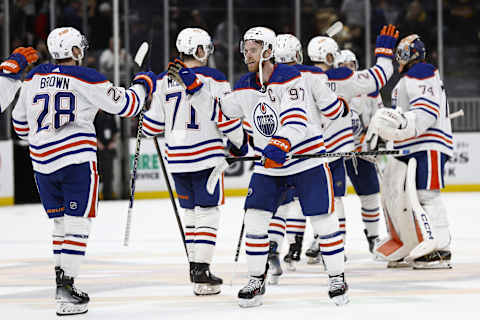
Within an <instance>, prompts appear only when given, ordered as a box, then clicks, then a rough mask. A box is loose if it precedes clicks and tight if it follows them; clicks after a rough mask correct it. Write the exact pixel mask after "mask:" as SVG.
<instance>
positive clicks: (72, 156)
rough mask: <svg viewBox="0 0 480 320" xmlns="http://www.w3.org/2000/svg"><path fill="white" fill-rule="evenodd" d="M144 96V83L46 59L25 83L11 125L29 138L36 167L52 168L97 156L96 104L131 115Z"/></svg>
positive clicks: (49, 170) (47, 169) (89, 159)
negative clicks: (124, 83) (118, 81)
mask: <svg viewBox="0 0 480 320" xmlns="http://www.w3.org/2000/svg"><path fill="white" fill-rule="evenodd" d="M145 97H146V92H145V88H144V86H142V85H140V84H136V85H133V86H132V87H130V88H129V89H124V88H121V87H115V86H113V84H112V83H111V82H109V81H108V80H107V79H106V78H105V77H104V76H103V75H102V74H100V73H98V72H97V71H95V70H94V69H90V68H85V67H81V66H61V65H55V64H42V65H40V66H38V67H36V68H34V69H33V70H32V71H31V72H30V73H29V74H28V75H27V77H26V78H25V80H24V82H23V84H22V88H21V92H20V96H19V99H18V102H17V104H16V106H15V108H14V109H13V112H12V121H13V127H14V129H15V132H16V133H17V135H18V136H19V137H20V138H23V139H28V142H29V144H30V157H31V159H32V163H33V170H34V171H36V172H40V173H44V174H49V173H52V172H54V171H56V170H58V169H61V168H63V167H66V166H68V165H71V164H78V163H84V162H88V161H97V153H96V151H97V138H96V134H95V127H94V125H93V120H94V118H95V115H96V114H97V111H98V109H102V110H104V111H106V112H108V113H112V114H117V115H120V116H123V117H133V116H135V115H137V114H138V113H139V111H140V110H141V107H142V105H143V103H144V100H145Z"/></svg>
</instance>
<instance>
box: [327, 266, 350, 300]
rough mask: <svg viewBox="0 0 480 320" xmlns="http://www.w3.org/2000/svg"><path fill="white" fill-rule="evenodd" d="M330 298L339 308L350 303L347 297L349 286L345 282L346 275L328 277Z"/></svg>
mask: <svg viewBox="0 0 480 320" xmlns="http://www.w3.org/2000/svg"><path fill="white" fill-rule="evenodd" d="M328 288H329V289H328V296H329V297H330V300H332V301H333V302H334V303H335V304H336V305H337V306H342V305H345V304H347V303H349V302H350V299H349V298H348V296H347V291H348V285H347V283H346V282H345V275H344V273H341V274H339V275H336V276H328Z"/></svg>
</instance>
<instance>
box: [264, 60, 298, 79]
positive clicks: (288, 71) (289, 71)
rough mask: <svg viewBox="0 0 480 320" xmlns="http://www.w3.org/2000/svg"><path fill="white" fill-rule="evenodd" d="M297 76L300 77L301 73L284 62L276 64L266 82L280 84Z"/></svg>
mask: <svg viewBox="0 0 480 320" xmlns="http://www.w3.org/2000/svg"><path fill="white" fill-rule="evenodd" d="M298 77H301V74H300V71H298V70H297V68H295V67H292V66H289V65H286V64H276V65H275V68H274V69H273V73H272V76H271V77H270V80H269V81H268V83H269V84H272V83H274V84H282V83H285V82H288V81H291V80H293V79H296V78H298Z"/></svg>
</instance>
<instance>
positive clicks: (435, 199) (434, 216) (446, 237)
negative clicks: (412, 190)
mask: <svg viewBox="0 0 480 320" xmlns="http://www.w3.org/2000/svg"><path fill="white" fill-rule="evenodd" d="M417 194H418V200H419V202H420V204H421V206H422V207H423V209H424V210H425V211H426V213H427V214H428V216H429V217H430V219H431V220H432V224H433V235H434V237H435V238H436V240H437V249H440V250H450V242H451V236H450V230H449V222H448V217H447V209H446V208H445V204H444V203H443V199H442V195H441V193H440V191H438V190H417Z"/></svg>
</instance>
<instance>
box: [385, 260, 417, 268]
mask: <svg viewBox="0 0 480 320" xmlns="http://www.w3.org/2000/svg"><path fill="white" fill-rule="evenodd" d="M411 266H412V265H411V264H409V263H408V262H406V261H405V260H403V259H400V260H397V261H388V263H387V268H389V269H396V268H409V267H411Z"/></svg>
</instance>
